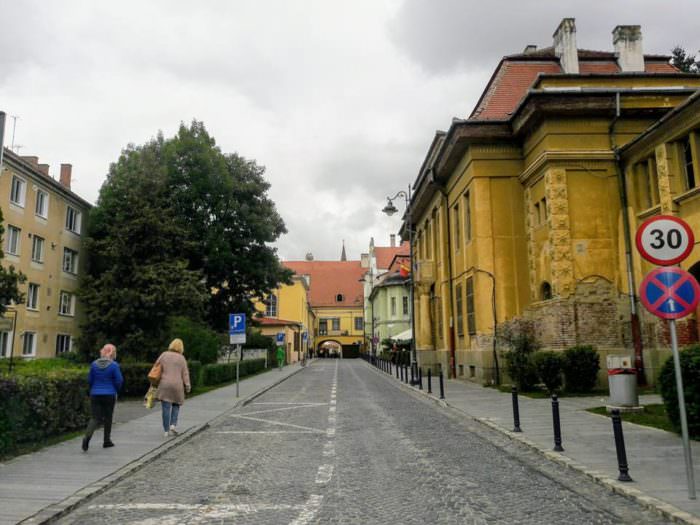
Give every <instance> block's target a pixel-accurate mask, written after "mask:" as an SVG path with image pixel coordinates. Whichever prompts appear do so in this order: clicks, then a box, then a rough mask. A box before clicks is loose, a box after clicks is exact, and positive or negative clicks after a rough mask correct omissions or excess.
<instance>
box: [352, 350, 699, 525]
mask: <svg viewBox="0 0 700 525" xmlns="http://www.w3.org/2000/svg"><path fill="white" fill-rule="evenodd" d="M364 362H365V363H366V365H367V366H368V367H369V368H370V369H371V370H374V371H375V372H376V373H377V374H378V375H381V376H382V377H386V376H389V378H390V379H392V380H394V379H395V378H394V376H392V375H390V374H386V373H383V372H382V371H381V370H378V369H377V368H376V367H374V366H372V365H371V364H370V363H367V362H366V361H364ZM392 382H394V381H392ZM397 385H398V386H399V387H400V388H401V389H403V390H405V391H407V392H409V393H413V394H414V395H416V396H419V397H422V398H428V399H429V400H430V401H432V402H434V403H435V404H437V405H440V406H442V407H444V408H450V409H452V410H456V411H457V412H459V413H460V414H462V415H464V416H467V417H468V418H470V419H472V420H474V421H476V422H478V423H481V424H482V425H484V426H487V427H489V428H490V429H492V430H495V431H497V432H499V433H501V434H504V435H505V436H507V437H508V438H510V439H512V440H513V441H518V442H520V443H522V444H524V445H526V446H527V447H528V448H530V449H532V450H534V451H535V452H537V453H538V454H540V455H542V456H544V457H545V458H547V459H549V460H551V461H553V462H555V463H558V464H559V465H562V466H565V467H567V468H570V469H571V470H575V471H577V472H580V473H582V474H584V475H585V476H586V477H588V478H590V479H592V480H593V481H594V482H595V483H596V484H598V485H601V486H602V487H605V488H607V489H608V490H610V491H611V492H612V493H614V494H619V495H620V496H624V497H626V498H628V499H631V500H633V501H635V502H636V503H638V504H639V505H641V506H642V507H644V508H646V509H649V510H651V511H654V512H656V513H657V514H660V515H661V516H663V517H665V518H667V519H670V520H671V521H673V522H675V523H683V524H687V525H700V518H699V517H697V516H694V515H692V514H690V513H689V512H686V511H684V510H681V509H679V508H678V507H675V506H673V505H671V504H670V503H666V502H665V501H662V500H660V499H657V498H654V497H652V496H648V495H647V494H645V493H644V492H642V491H641V490H639V489H636V488H634V487H630V486H628V485H626V484H623V483H621V482H619V481H617V480H614V479H612V478H611V477H609V476H607V475H605V474H602V473H600V472H598V471H595V470H591V469H589V468H588V467H586V466H584V465H582V464H580V463H577V462H576V461H574V460H573V459H571V458H568V457H566V456H562V455H561V454H559V453H557V452H554V451H552V450H548V449H545V448H542V447H541V446H540V445H538V444H536V443H535V442H533V441H530V440H529V439H527V438H526V437H524V436H522V435H521V433H516V432H511V431H510V430H507V429H505V428H503V427H501V426H499V425H497V424H496V423H494V422H493V421H491V420H489V419H488V418H480V417H475V416H473V415H471V414H468V413H467V412H465V411H464V410H462V409H461V408H459V407H457V406H454V405H451V404H449V403H448V402H447V401H446V400H444V399H439V398H437V397H435V396H434V395H432V394H428V393H427V392H425V391H424V390H419V389H418V388H415V387H412V386H410V385H407V384H405V383H402V382H400V381H398V382H397Z"/></svg>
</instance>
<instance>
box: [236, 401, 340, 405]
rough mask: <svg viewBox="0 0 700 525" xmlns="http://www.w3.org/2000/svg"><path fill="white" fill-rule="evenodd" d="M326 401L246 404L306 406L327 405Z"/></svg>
mask: <svg viewBox="0 0 700 525" xmlns="http://www.w3.org/2000/svg"><path fill="white" fill-rule="evenodd" d="M327 404H328V403H302V402H301V401H300V402H299V403H291V402H288V403H282V402H276V401H260V402H258V403H249V404H248V406H253V405H308V406H323V405H327Z"/></svg>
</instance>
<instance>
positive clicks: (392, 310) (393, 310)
mask: <svg viewBox="0 0 700 525" xmlns="http://www.w3.org/2000/svg"><path fill="white" fill-rule="evenodd" d="M395 315H396V297H392V298H391V316H392V317H394V316H395Z"/></svg>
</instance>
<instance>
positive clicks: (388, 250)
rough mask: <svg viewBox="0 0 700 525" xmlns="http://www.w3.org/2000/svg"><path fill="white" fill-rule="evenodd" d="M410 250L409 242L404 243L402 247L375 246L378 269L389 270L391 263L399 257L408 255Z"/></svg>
mask: <svg viewBox="0 0 700 525" xmlns="http://www.w3.org/2000/svg"><path fill="white" fill-rule="evenodd" d="M409 251H410V248H409V246H408V241H404V242H402V243H401V245H400V246H394V247H391V246H375V247H374V256H375V258H376V259H377V269H380V270H388V269H389V266H390V265H391V261H392V260H393V259H394V257H395V256H397V255H408V254H409Z"/></svg>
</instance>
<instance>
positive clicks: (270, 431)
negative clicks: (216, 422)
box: [214, 430, 318, 434]
mask: <svg viewBox="0 0 700 525" xmlns="http://www.w3.org/2000/svg"><path fill="white" fill-rule="evenodd" d="M214 433H215V434H318V432H317V431H315V430H314V431H312V430H219V431H218V432H214Z"/></svg>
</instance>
